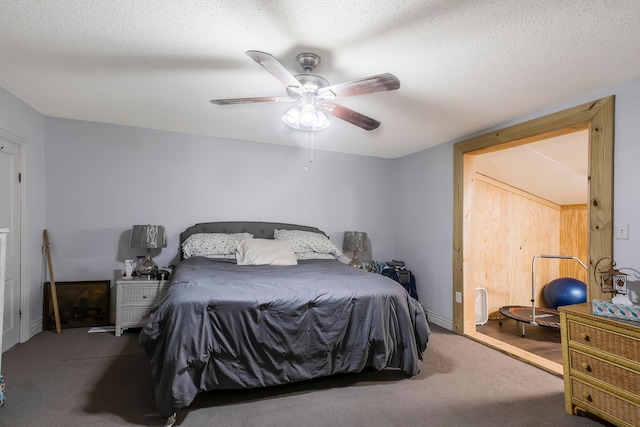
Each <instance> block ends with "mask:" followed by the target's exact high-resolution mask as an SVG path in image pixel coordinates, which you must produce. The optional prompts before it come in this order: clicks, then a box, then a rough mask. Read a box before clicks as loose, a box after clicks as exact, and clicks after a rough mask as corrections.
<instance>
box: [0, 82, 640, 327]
mask: <svg viewBox="0 0 640 427" xmlns="http://www.w3.org/2000/svg"><path fill="white" fill-rule="evenodd" d="M608 95H616V127H615V132H616V137H615V179H614V182H615V183H614V185H615V190H614V205H615V211H614V222H616V223H624V224H629V240H615V242H614V243H615V244H614V251H615V252H614V255H615V257H616V261H617V262H618V266H619V267H623V268H624V269H625V271H626V272H627V273H629V274H631V275H632V276H631V280H632V282H633V283H632V285H631V288H632V290H633V292H634V294H633V295H632V298H634V299H635V300H638V296H637V289H638V285H637V283H638V282H640V255H639V254H640V215H638V211H639V207H640V202H639V200H638V199H639V197H640V194H639V191H638V186H637V183H638V182H640V168H638V167H637V164H638V162H640V143H639V141H640V128H638V126H637V124H636V122H637V117H639V116H640V79H638V80H634V81H632V82H629V83H626V84H623V85H619V86H616V87H613V88H609V89H606V90H602V91H599V92H595V93H591V94H588V95H585V96H583V97H580V98H578V99H574V100H570V101H565V102H562V103H559V104H558V105H555V106H553V107H549V108H545V109H543V110H540V111H538V112H536V113H533V114H531V115H528V116H526V117H521V118H519V119H517V120H514V121H511V122H508V123H504V124H501V125H499V126H496V127H494V128H492V129H499V128H502V127H504V126H508V125H511V124H515V123H519V122H523V121H526V120H529V119H532V118H535V117H540V116H543V115H546V114H550V113H552V112H556V111H559V110H563V109H565V108H569V107H572V106H575V105H578V104H581V103H584V102H588V101H591V100H594V99H597V98H601V97H603V96H608ZM0 128H1V129H3V130H5V131H9V132H12V133H14V134H16V135H18V136H20V137H22V138H24V139H25V140H26V141H27V142H26V143H25V145H24V154H25V169H24V173H25V182H24V186H23V188H24V196H25V202H24V205H25V218H26V221H25V223H24V224H23V229H24V230H23V237H24V239H25V248H26V249H25V252H24V253H25V255H26V256H25V259H24V262H25V265H26V267H25V270H26V272H27V274H26V275H25V277H24V278H23V280H24V283H25V284H26V288H27V292H26V294H27V295H28V296H29V302H28V304H27V313H26V315H27V316H28V320H27V323H28V325H29V331H28V334H29V336H31V335H33V334H34V333H36V332H37V331H38V330H39V328H40V327H41V325H40V322H41V307H42V305H41V304H42V283H43V281H44V280H46V274H45V273H46V272H45V268H44V265H45V264H44V262H43V261H44V257H43V254H42V251H41V248H42V229H43V228H47V229H49V233H50V238H51V242H52V249H53V255H54V266H55V274H56V280H58V281H71V280H101V279H113V277H114V274H117V272H119V271H120V270H121V269H122V268H123V261H124V259H125V258H130V257H132V256H134V255H136V254H135V253H134V252H132V251H131V249H130V248H128V242H127V237H128V233H129V231H130V229H131V226H132V225H133V224H140V223H158V224H164V225H165V226H166V227H167V230H168V236H169V246H168V247H167V248H165V249H163V250H162V251H158V253H157V255H155V259H156V260H157V262H158V263H159V264H161V265H163V264H168V263H170V262H173V261H175V257H176V255H177V253H178V234H179V232H180V231H181V230H183V229H184V228H185V227H187V226H189V225H191V224H193V223H195V222H202V221H218V220H265V221H282V222H293V223H299V224H307V225H314V226H318V227H320V228H321V229H323V230H325V231H326V232H327V233H328V234H329V235H330V237H331V239H332V240H333V241H334V243H336V244H337V245H338V246H340V245H341V242H342V233H343V232H344V231H345V230H353V229H357V230H362V231H367V232H368V233H369V236H370V240H371V244H372V249H371V253H370V254H368V256H367V258H372V259H374V260H378V261H383V260H388V259H391V258H395V259H404V260H405V261H406V262H407V264H408V265H409V267H410V268H411V269H412V270H413V271H414V273H415V274H416V276H417V278H418V292H419V294H420V296H421V300H422V301H423V302H424V304H425V306H426V307H427V308H428V309H429V312H430V320H431V321H434V322H436V323H438V324H441V325H443V326H450V325H451V320H452V304H453V301H452V295H451V294H452V281H451V271H452V257H451V247H452V213H453V212H452V209H453V198H452V197H453V195H452V193H453V165H452V146H453V143H454V142H456V141H450V142H447V143H444V144H441V145H439V146H437V147H433V148H430V149H427V150H424V151H421V152H419V153H415V154H412V155H409V156H406V157H403V158H400V159H395V160H388V159H377V158H371V157H361V156H353V155H346V154H338V153H328V152H322V151H319V150H316V152H315V156H314V157H315V162H314V163H313V164H311V165H310V168H309V170H308V171H306V172H305V171H304V166H305V164H306V163H305V152H304V148H300V149H298V148H292V147H282V146H275V145H264V144H255V143H250V142H243V141H235V140H225V139H219V138H210V137H201V136H194V135H183V134H178V133H170V132H160V131H153V130H147V129H137V128H130V127H123V126H114V125H106V124H99V123H89V122H82V121H74V120H65V119H55V118H44V117H43V116H42V115H40V114H39V113H37V112H35V111H34V110H32V109H31V108H29V107H28V106H26V105H25V104H24V103H22V102H21V101H19V100H17V99H16V98H15V97H13V96H12V95H11V94H9V93H7V92H6V91H4V90H0ZM489 130H491V129H487V130H486V131H489ZM486 131H483V132H479V133H478V134H481V133H485V132H486ZM470 136H472V135H470ZM461 139H466V137H465V138H461Z"/></svg>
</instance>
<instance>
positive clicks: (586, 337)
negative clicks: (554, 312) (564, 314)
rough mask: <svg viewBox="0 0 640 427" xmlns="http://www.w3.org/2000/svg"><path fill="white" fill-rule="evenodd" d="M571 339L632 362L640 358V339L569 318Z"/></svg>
mask: <svg viewBox="0 0 640 427" xmlns="http://www.w3.org/2000/svg"><path fill="white" fill-rule="evenodd" d="M569 340H570V341H571V342H575V343H579V344H582V345H585V346H588V347H591V348H594V349H597V350H600V351H604V352H607V353H610V354H612V355H614V356H618V357H623V358H625V359H628V360H630V361H632V362H637V361H638V360H640V341H639V340H637V339H635V338H633V337H630V336H625V335H621V334H617V333H615V332H612V331H607V330H605V329H600V328H597V327H594V326H590V325H586V324H583V323H578V322H575V321H572V320H569ZM571 342H570V343H569V346H571Z"/></svg>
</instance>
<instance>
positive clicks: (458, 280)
mask: <svg viewBox="0 0 640 427" xmlns="http://www.w3.org/2000/svg"><path fill="white" fill-rule="evenodd" d="M614 104H615V97H614V96H609V97H606V98H601V99H598V100H596V101H593V102H589V103H585V104H581V105H578V106H576V107H573V108H569V109H566V110H563V111H559V112H557V113H553V114H550V115H547V116H544V117H540V118H537V119H533V120H530V121H527V122H525V123H521V124H517V125H513V126H509V127H506V128H504V129H500V130H496V131H493V132H489V133H487V134H484V135H481V136H477V137H474V138H470V139H467V140H465V141H461V142H458V143H456V144H454V147H453V174H454V180H453V181H454V184H453V331H454V332H455V333H457V334H466V333H471V332H474V331H475V298H472V297H471V295H473V289H474V285H473V284H472V283H466V282H465V280H464V279H465V270H464V260H465V256H464V254H465V246H464V242H465V240H466V237H467V236H468V234H469V228H470V227H469V212H468V211H467V209H468V208H467V206H468V204H467V203H466V201H467V198H469V196H470V195H469V194H468V193H469V191H465V189H470V188H472V174H471V172H473V164H472V163H473V162H472V161H465V160H466V159H467V158H468V157H470V156H466V155H468V154H472V153H478V154H479V153H487V152H490V151H495V150H499V149H504V148H508V147H514V146H518V145H523V144H527V143H530V142H535V141H538V140H541V139H546V138H549V137H552V136H558V135H563V134H566V133H570V132H575V131H577V130H581V129H589V206H588V210H589V213H588V217H589V220H588V221H589V228H588V239H587V241H588V246H589V260H588V267H589V272H588V274H587V284H588V286H587V300H588V301H590V300H592V299H594V298H598V299H601V298H604V294H603V293H602V291H601V289H600V288H599V286H598V285H597V283H595V280H594V276H593V269H594V266H595V263H596V262H597V261H598V260H599V259H600V258H603V257H610V258H613V224H612V223H613V155H614V147H613V134H614ZM469 249H470V248H466V250H469ZM456 296H458V298H456Z"/></svg>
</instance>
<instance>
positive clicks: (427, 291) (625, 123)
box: [393, 79, 640, 328]
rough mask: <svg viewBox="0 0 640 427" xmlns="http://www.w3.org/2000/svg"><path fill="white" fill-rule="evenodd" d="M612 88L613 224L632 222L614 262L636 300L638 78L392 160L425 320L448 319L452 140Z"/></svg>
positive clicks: (406, 250) (400, 225)
mask: <svg viewBox="0 0 640 427" xmlns="http://www.w3.org/2000/svg"><path fill="white" fill-rule="evenodd" d="M610 95H615V97H616V99H615V154H614V156H615V158H614V224H615V223H621V224H628V225H629V239H628V240H614V258H615V260H616V262H617V267H618V268H620V269H621V270H623V271H624V272H626V273H627V274H630V276H629V278H628V280H629V289H630V294H631V300H632V301H633V302H634V303H636V304H640V188H639V187H638V183H640V168H639V167H638V163H639V162H640V126H638V117H640V79H636V80H633V81H630V82H628V83H625V84H621V85H618V86H615V87H612V88H608V89H605V90H601V91H598V92H594V93H590V94H587V95H585V96H582V97H579V98H576V99H573V100H570V101H565V102H562V103H559V104H557V105H554V106H552V107H549V108H545V109H543V110H540V111H537V112H535V113H532V114H530V115H527V116H524V117H520V118H518V119H516V120H513V121H510V122H507V123H503V124H500V125H498V126H494V127H492V128H489V129H486V130H483V131H481V132H478V133H476V134H473V135H468V136H465V137H464V138H460V139H458V140H456V141H451V142H448V143H445V144H441V145H439V146H436V147H433V148H430V149H427V150H424V151H422V152H419V153H415V154H412V155H409V156H406V157H403V158H400V159H396V160H394V166H393V169H394V170H395V171H396V173H395V174H394V187H395V188H397V189H399V190H400V191H399V192H397V193H396V194H397V199H396V204H397V205H401V204H404V205H408V206H407V207H406V209H403V210H402V212H396V218H399V219H396V220H395V221H394V223H395V224H396V236H397V239H396V254H397V256H399V257H404V258H406V260H407V262H408V263H409V265H411V267H412V269H413V271H414V273H415V274H416V277H417V280H418V293H419V295H420V298H421V300H423V302H424V304H425V305H426V306H427V307H428V308H429V310H430V317H429V320H430V321H434V322H436V323H438V324H440V325H442V326H445V327H449V328H451V325H452V320H453V295H452V293H453V283H452V271H453V257H452V247H453V218H452V217H453V144H454V143H455V142H458V141H462V140H465V139H468V138H470V137H473V136H476V135H483V134H485V133H487V132H490V131H493V130H497V129H501V128H504V127H507V126H511V125H513V124H517V123H522V122H525V121H528V120H531V119H534V118H537V117H542V116H545V115H548V114H552V113H554V112H558V111H562V110H565V109H567V108H570V107H574V106H576V105H580V104H583V103H587V102H590V101H594V100H596V99H599V98H603V97H606V96H610ZM398 171H401V172H398ZM406 210H408V211H409V212H407V211H406ZM477 250H482V248H477Z"/></svg>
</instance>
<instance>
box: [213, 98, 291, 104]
mask: <svg viewBox="0 0 640 427" xmlns="http://www.w3.org/2000/svg"><path fill="white" fill-rule="evenodd" d="M287 101H294V100H293V99H291V98H289V97H288V96H265V97H259V98H230V99H212V100H211V101H210V102H211V103H212V104H215V105H233V104H252V103H255V102H287Z"/></svg>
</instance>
